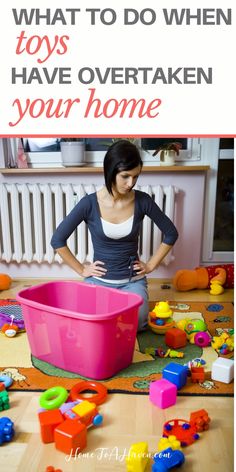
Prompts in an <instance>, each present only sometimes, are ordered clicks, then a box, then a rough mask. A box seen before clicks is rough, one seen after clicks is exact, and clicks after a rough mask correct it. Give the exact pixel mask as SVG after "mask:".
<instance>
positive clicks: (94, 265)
mask: <svg viewBox="0 0 236 472" xmlns="http://www.w3.org/2000/svg"><path fill="white" fill-rule="evenodd" d="M101 265H104V262H102V261H95V262H85V263H84V264H83V272H82V273H81V275H82V277H93V276H95V277H102V276H103V275H105V273H106V272H107V269H105V268H104V267H101Z"/></svg>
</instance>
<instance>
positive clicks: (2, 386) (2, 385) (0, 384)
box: [0, 382, 6, 392]
mask: <svg viewBox="0 0 236 472" xmlns="http://www.w3.org/2000/svg"><path fill="white" fill-rule="evenodd" d="M4 390H6V389H5V385H4V383H3V382H0V392H4Z"/></svg>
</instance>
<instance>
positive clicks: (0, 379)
mask: <svg viewBox="0 0 236 472" xmlns="http://www.w3.org/2000/svg"><path fill="white" fill-rule="evenodd" d="M0 382H2V383H4V385H5V388H8V387H10V386H11V384H12V383H13V380H12V378H11V377H9V376H8V375H0Z"/></svg>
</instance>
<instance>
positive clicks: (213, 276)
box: [173, 264, 234, 295]
mask: <svg viewBox="0 0 236 472" xmlns="http://www.w3.org/2000/svg"><path fill="white" fill-rule="evenodd" d="M173 285H174V287H175V289H176V290H179V291H180V292H186V291H188V290H193V289H196V288H197V289H206V288H208V289H209V288H210V289H211V292H210V293H212V294H215V295H219V294H220V293H223V291H224V288H234V264H222V265H212V266H205V267H196V269H193V270H188V269H186V270H178V271H177V272H176V274H175V275H174V278H173Z"/></svg>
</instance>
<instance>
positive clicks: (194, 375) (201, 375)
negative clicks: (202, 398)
mask: <svg viewBox="0 0 236 472" xmlns="http://www.w3.org/2000/svg"><path fill="white" fill-rule="evenodd" d="M204 380H205V372H204V367H191V382H193V383H196V382H204Z"/></svg>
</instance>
